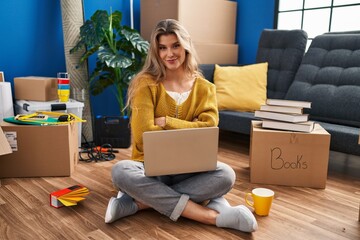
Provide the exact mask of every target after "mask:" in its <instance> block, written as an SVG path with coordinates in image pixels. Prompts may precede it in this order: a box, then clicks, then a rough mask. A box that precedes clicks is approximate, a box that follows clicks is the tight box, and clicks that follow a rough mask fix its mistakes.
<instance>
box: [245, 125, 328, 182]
mask: <svg viewBox="0 0 360 240" xmlns="http://www.w3.org/2000/svg"><path fill="white" fill-rule="evenodd" d="M329 149H330V134H329V133H328V132H327V131H326V130H324V129H323V128H322V127H321V126H320V125H319V124H315V128H314V130H313V131H312V132H311V133H299V132H290V131H280V130H269V129H263V128H261V122H259V121H252V127H251V144H250V181H251V182H252V183H264V184H275V185H285V186H299V187H313V188H325V187H326V179H327V172H328V162H329Z"/></svg>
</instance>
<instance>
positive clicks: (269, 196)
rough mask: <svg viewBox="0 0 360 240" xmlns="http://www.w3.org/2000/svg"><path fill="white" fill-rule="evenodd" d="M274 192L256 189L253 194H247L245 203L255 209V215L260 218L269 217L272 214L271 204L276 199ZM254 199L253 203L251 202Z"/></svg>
mask: <svg viewBox="0 0 360 240" xmlns="http://www.w3.org/2000/svg"><path fill="white" fill-rule="evenodd" d="M274 195H275V193H274V191H272V190H270V189H267V188H255V189H253V190H252V191H251V193H246V195H245V202H246V204H247V205H249V206H250V207H253V208H254V210H255V213H256V214H257V215H259V216H267V215H269V213H270V208H271V203H272V200H273V198H274ZM249 197H252V200H253V202H250V201H249V199H248V198H249Z"/></svg>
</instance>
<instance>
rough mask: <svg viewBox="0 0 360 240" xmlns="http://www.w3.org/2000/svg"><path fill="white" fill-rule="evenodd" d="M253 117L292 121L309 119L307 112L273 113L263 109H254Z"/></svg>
mask: <svg viewBox="0 0 360 240" xmlns="http://www.w3.org/2000/svg"><path fill="white" fill-rule="evenodd" d="M255 117H259V118H266V119H272V120H279V121H285V122H292V123H297V122H306V121H307V120H308V119H309V115H307V114H299V115H297V114H286V113H275V112H265V111H255Z"/></svg>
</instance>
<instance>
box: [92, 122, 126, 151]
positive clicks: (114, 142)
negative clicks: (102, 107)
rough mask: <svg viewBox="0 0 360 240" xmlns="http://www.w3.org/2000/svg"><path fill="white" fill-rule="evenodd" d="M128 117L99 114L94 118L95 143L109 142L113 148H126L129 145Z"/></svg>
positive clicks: (100, 144) (103, 143)
mask: <svg viewBox="0 0 360 240" xmlns="http://www.w3.org/2000/svg"><path fill="white" fill-rule="evenodd" d="M129 120H130V119H129V117H127V116H125V117H117V116H100V117H96V119H95V140H94V141H95V144H96V145H97V146H102V145H105V144H110V145H111V147H113V148H128V147H130V145H131V131H130V124H129Z"/></svg>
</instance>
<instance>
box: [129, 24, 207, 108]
mask: <svg viewBox="0 0 360 240" xmlns="http://www.w3.org/2000/svg"><path fill="white" fill-rule="evenodd" d="M168 34H175V35H176V37H177V39H178V41H179V42H180V45H181V46H182V47H183V48H184V49H185V52H186V54H185V55H186V56H185V61H184V64H183V67H184V70H185V73H186V74H188V75H192V76H203V75H202V74H201V72H200V70H199V68H198V63H197V54H196V51H195V48H194V46H193V43H192V41H191V38H190V35H189V33H188V32H187V30H186V29H185V28H184V27H183V26H182V25H181V24H180V23H179V22H178V21H176V20H174V19H165V20H161V21H160V22H159V23H158V24H157V25H156V27H155V29H154V30H153V31H152V33H151V37H150V48H149V52H148V54H147V56H146V60H145V63H144V66H143V68H142V70H141V71H140V72H139V73H138V74H137V75H136V76H135V77H134V78H133V79H132V80H131V82H130V85H129V88H128V92H127V102H126V106H125V108H128V107H131V102H132V98H133V97H134V95H135V94H136V91H137V89H138V86H139V84H140V81H141V79H142V77H143V76H145V75H149V76H151V77H153V78H154V79H155V82H156V83H159V82H161V81H163V80H164V79H165V78H166V68H165V66H164V64H163V63H162V60H161V59H160V56H159V50H158V49H159V38H160V36H162V35H168Z"/></svg>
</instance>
